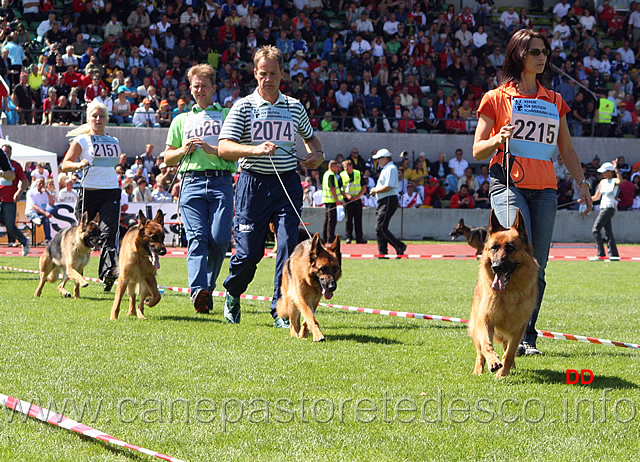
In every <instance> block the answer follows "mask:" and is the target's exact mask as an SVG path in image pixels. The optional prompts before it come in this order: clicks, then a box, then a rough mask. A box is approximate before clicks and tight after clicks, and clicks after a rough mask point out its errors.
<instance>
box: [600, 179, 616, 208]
mask: <svg viewBox="0 0 640 462" xmlns="http://www.w3.org/2000/svg"><path fill="white" fill-rule="evenodd" d="M600 193H601V194H602V197H601V198H600V208H601V209H615V208H616V204H617V203H618V201H617V200H616V196H617V195H618V184H617V182H616V179H615V178H611V179H610V180H602V181H601V182H600Z"/></svg>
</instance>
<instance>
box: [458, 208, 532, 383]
mask: <svg viewBox="0 0 640 462" xmlns="http://www.w3.org/2000/svg"><path fill="white" fill-rule="evenodd" d="M539 271H540V267H539V265H538V262H537V261H536V259H535V258H534V256H533V248H532V247H531V244H530V243H529V237H528V235H527V229H526V227H525V223H524V219H523V217H522V214H521V213H520V210H519V209H518V213H517V215H516V219H515V221H514V223H513V226H511V228H509V229H507V228H504V227H503V226H502V225H500V222H499V221H498V218H497V217H496V215H495V213H494V211H493V210H492V211H491V219H490V222H489V233H488V235H487V241H486V243H485V246H484V251H483V252H482V259H481V261H480V272H479V275H478V282H477V284H476V288H475V291H474V294H473V305H472V306H471V318H470V320H469V335H470V336H471V338H472V339H473V343H474V344H475V347H476V353H477V355H476V364H475V367H474V369H473V374H474V375H479V374H482V372H483V371H484V364H485V361H486V362H487V364H488V366H489V370H490V371H491V372H496V371H497V372H498V373H497V374H496V376H497V377H505V376H507V375H509V371H510V370H511V368H512V367H515V355H516V350H517V348H518V345H519V344H520V342H521V341H522V338H523V337H524V333H525V330H526V329H527V324H528V322H529V318H530V317H531V313H532V312H533V309H534V306H535V304H536V301H537V298H538V272H539ZM494 340H495V341H497V342H501V343H502V344H503V346H504V354H503V355H502V362H500V359H499V358H498V355H497V354H496V352H495V351H494V350H493V341H494Z"/></svg>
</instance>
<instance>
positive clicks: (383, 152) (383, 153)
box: [371, 148, 391, 159]
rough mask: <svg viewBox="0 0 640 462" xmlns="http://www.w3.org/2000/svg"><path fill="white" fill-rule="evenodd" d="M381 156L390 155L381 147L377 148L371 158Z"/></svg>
mask: <svg viewBox="0 0 640 462" xmlns="http://www.w3.org/2000/svg"><path fill="white" fill-rule="evenodd" d="M381 157H391V153H390V152H389V150H388V149H385V148H382V149H378V152H376V153H375V154H374V155H373V156H372V157H371V158H372V159H380V158H381Z"/></svg>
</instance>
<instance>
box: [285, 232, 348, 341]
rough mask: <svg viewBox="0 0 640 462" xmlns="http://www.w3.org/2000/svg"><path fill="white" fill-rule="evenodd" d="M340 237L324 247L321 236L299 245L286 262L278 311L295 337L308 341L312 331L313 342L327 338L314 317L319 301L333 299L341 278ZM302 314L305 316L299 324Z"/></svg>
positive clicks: (316, 234)
mask: <svg viewBox="0 0 640 462" xmlns="http://www.w3.org/2000/svg"><path fill="white" fill-rule="evenodd" d="M341 265H342V254H341V253H340V236H336V238H335V240H334V241H333V243H332V244H331V245H330V246H329V247H328V248H325V246H324V244H323V243H322V240H321V239H320V235H319V234H318V233H315V234H314V235H313V239H307V240H306V241H304V242H302V243H300V244H298V245H297V246H296V248H295V249H294V250H293V253H292V254H291V256H290V257H289V259H288V260H287V262H286V263H285V267H284V271H283V272H282V285H281V291H282V296H281V297H280V300H278V305H277V312H278V316H279V317H281V318H289V326H290V327H289V332H290V333H291V336H292V337H298V338H306V337H307V335H308V334H309V331H311V334H312V335H313V341H314V342H322V341H324V335H323V334H322V332H321V331H320V326H319V325H318V321H317V320H316V317H315V312H316V308H317V307H318V303H319V302H320V298H321V297H322V296H324V298H326V299H327V300H330V299H331V298H332V297H333V292H334V291H335V290H336V288H337V282H338V279H340V276H341V275H342V267H341ZM300 314H302V316H303V317H304V321H302V326H301V325H300Z"/></svg>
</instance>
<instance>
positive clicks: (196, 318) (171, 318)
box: [153, 315, 222, 324]
mask: <svg viewBox="0 0 640 462" xmlns="http://www.w3.org/2000/svg"><path fill="white" fill-rule="evenodd" d="M153 318H154V319H155V320H158V321H191V322H215V323H218V324H222V320H220V319H216V318H212V317H205V316H201V315H198V316H195V315H194V316H162V315H161V316H154V317H153Z"/></svg>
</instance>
